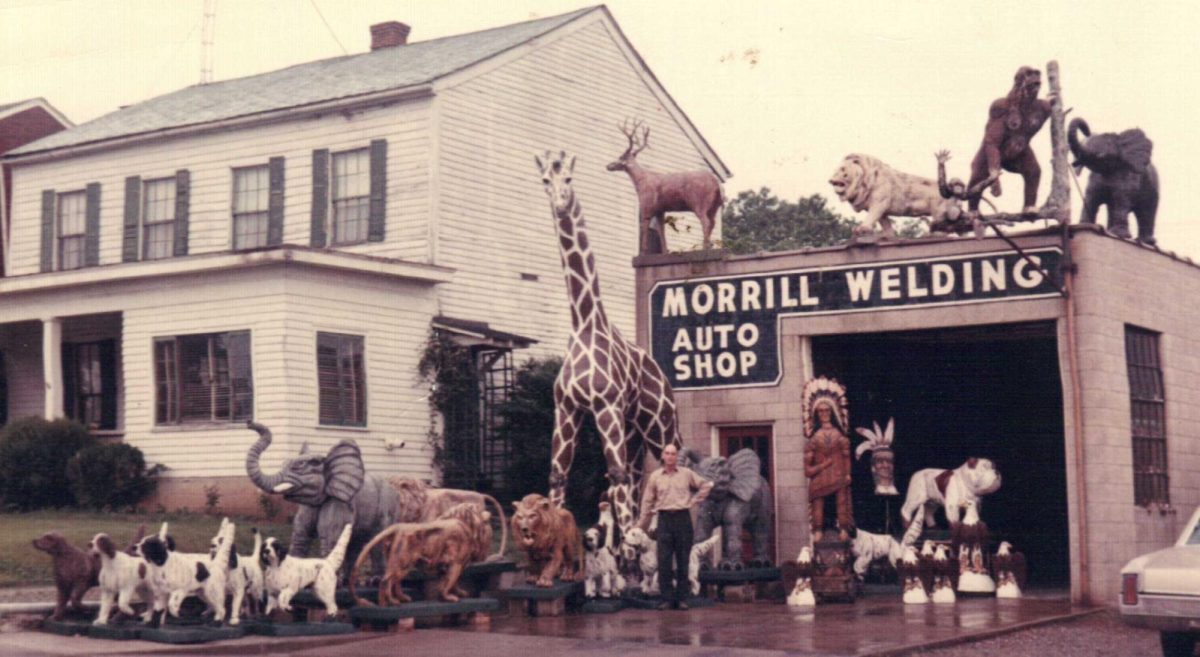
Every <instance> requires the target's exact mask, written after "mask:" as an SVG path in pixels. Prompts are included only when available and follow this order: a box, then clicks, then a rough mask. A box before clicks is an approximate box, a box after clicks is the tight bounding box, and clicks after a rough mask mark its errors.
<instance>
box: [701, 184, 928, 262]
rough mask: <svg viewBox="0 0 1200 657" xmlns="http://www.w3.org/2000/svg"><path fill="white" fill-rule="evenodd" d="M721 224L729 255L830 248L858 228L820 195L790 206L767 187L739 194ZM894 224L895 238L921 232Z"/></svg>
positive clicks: (905, 223)
mask: <svg viewBox="0 0 1200 657" xmlns="http://www.w3.org/2000/svg"><path fill="white" fill-rule="evenodd" d="M721 222H722V223H721V234H722V237H723V239H722V242H723V244H724V246H725V248H726V249H727V250H729V251H731V252H733V253H756V252H759V251H792V250H795V249H802V248H804V247H814V246H831V245H833V244H838V243H840V242H845V241H846V240H848V239H850V237H851V236H852V235H853V234H854V227H855V226H856V225H858V222H857V221H855V220H854V219H852V218H847V217H844V216H842V215H840V214H838V213H837V212H835V211H834V210H832V209H831V208H830V207H829V201H828V200H826V198H825V197H824V196H821V195H820V194H812V195H810V196H806V197H801V198H800V199H798V200H797V201H796V202H795V203H792V202H790V201H784V200H781V199H780V198H779V197H777V196H775V195H774V194H772V193H771V190H770V189H769V188H767V187H763V188H761V189H759V190H758V191H757V192H755V191H751V190H746V191H743V192H740V193H739V194H738V195H737V198H735V199H733V200H732V201H730V202H728V203H726V204H725V210H724V212H723V213H722V215H721ZM896 223H897V226H896V234H897V237H901V238H912V237H919V236H920V235H921V234H922V233H923V232H924V230H923V226H922V224H921V223H920V222H919V221H918V220H915V219H911V220H904V219H902V220H899V221H897V222H896Z"/></svg>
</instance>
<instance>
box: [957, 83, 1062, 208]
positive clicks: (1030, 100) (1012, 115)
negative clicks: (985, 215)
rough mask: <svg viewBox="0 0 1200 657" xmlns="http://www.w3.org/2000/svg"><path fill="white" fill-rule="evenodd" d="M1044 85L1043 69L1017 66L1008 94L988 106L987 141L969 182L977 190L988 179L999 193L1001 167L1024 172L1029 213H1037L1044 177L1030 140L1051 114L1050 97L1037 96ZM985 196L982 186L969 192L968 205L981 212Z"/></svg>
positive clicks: (973, 166) (1026, 204)
mask: <svg viewBox="0 0 1200 657" xmlns="http://www.w3.org/2000/svg"><path fill="white" fill-rule="evenodd" d="M1041 88H1042V73H1041V71H1039V70H1038V69H1036V68H1032V67H1029V66H1022V67H1021V68H1019V69H1017V74H1016V75H1015V76H1014V78H1013V86H1012V89H1011V90H1009V92H1008V95H1007V96H1005V97H1003V98H997V99H996V100H995V101H993V102H992V106H991V107H990V108H989V109H988V120H987V126H986V127H985V128H984V131H983V143H982V144H980V146H979V152H978V153H976V154H975V159H974V160H972V161H971V180H970V182H969V183H968V184H967V187H968V189H969V190H971V191H974V190H975V189H976V187H977V186H978V185H979V184H980V183H985V181H986V184H990V185H991V188H992V195H993V196H999V195H1000V171H1001V169H1003V170H1005V171H1011V172H1013V173H1019V174H1021V177H1022V178H1024V179H1025V201H1024V209H1023V210H1022V212H1024V213H1025V214H1036V213H1037V207H1036V206H1035V204H1036V203H1037V189H1038V183H1039V182H1040V181H1041V177H1042V168H1041V167H1040V166H1038V161H1037V157H1036V156H1035V155H1034V154H1033V148H1032V147H1031V146H1030V142H1031V141H1033V137H1034V135H1036V134H1037V133H1038V130H1041V129H1042V124H1044V123H1045V122H1046V119H1048V118H1049V117H1050V99H1045V100H1040V99H1038V97H1037V95H1038V91H1040V90H1041ZM986 184H985V185H984V186H986ZM982 196H983V191H982V189H980V191H978V192H975V193H972V194H969V195H968V200H967V208H968V209H969V210H970V211H971V212H972V213H978V211H979V199H980V198H981V197H982Z"/></svg>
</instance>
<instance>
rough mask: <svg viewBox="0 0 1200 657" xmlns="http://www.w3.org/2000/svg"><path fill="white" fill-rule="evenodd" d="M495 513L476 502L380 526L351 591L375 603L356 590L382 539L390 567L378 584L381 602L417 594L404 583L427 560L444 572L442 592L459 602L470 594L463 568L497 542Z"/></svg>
mask: <svg viewBox="0 0 1200 657" xmlns="http://www.w3.org/2000/svg"><path fill="white" fill-rule="evenodd" d="M491 519H492V515H491V514H490V513H488V512H487V511H483V510H481V509H480V508H479V507H477V506H476V505H474V504H471V503H469V502H468V503H463V504H457V505H454V506H452V507H450V508H449V509H447V510H446V512H445V513H444V514H443V515H442V517H441V518H439V519H437V520H432V521H430V522H419V523H410V522H402V523H396V524H394V525H392V526H390V527H388V528H387V529H385V530H383V531H382V532H380V533H379V534H378V535H376V536H375V538H372V539H371V542H369V543H367V545H366V546H365V547H364V548H363V550H362V552H361V553H360V554H359V555H358V560H357V561H355V562H354V568H353V569H352V570H351V571H350V595H351V596H352V597H354V599H355V601H356V602H357V603H358V604H360V605H370V604H371V603H370V602H369V601H367V600H365V599H363V598H360V597H358V594H357V593H356V592H355V582H356V580H357V575H358V569H359V567H360V566H361V565H362V563H363V561H365V560H366V558H367V555H368V554H370V552H371V550H372V549H374V548H375V547H376V546H378V545H380V544H382V545H383V546H384V550H385V552H387V569H386V571H385V574H384V577H383V581H382V582H380V584H379V604H380V605H382V606H389V605H394V604H399V603H402V602H409V601H411V600H412V598H410V597H409V596H407V595H405V593H404V591H403V590H402V589H401V583H402V582H403V581H404V577H405V576H406V575H408V573H409V571H411V570H412V569H413V568H416V567H418V566H423V567H425V568H427V569H429V570H430V571H432V572H435V573H439V574H440V576H439V578H438V583H437V586H436V588H437V593H438V597H439V598H440V599H442V600H445V601H446V602H458V601H459V599H460V598H461V597H465V596H467V595H468V593H467V592H466V591H464V590H463V589H462V587H460V586H459V585H458V584H459V580H460V578H461V577H462V574H463V569H465V568H466V567H467V566H468V565H469V564H471V563H472V562H474V561H478V560H479V559H478V558H477V557H478V556H479V555H483V556H484V557H486V556H487V553H488V550H489V549H490V548H491V545H492V525H491Z"/></svg>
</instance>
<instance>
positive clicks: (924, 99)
mask: <svg viewBox="0 0 1200 657" xmlns="http://www.w3.org/2000/svg"><path fill="white" fill-rule="evenodd" d="M592 4H594V3H590V2H583V1H579V0H529V1H526V2H511V1H507V0H506V1H505V2H480V1H479V0H470V1H463V0H437V1H428V0H426V1H423V2H398V1H397V0H275V1H267V0H218V1H217V14H216V32H215V34H216V38H215V49H214V58H213V59H214V66H213V69H214V77H215V79H218V80H220V79H228V78H234V77H241V76H245V75H250V74H254V73H260V72H264V71H270V70H275V69H279V68H283V67H285V66H289V65H292V64H297V63H301V62H305V61H311V60H315V59H322V58H326V57H333V56H338V55H341V54H343V51H342V46H339V44H338V41H340V42H341V44H342V45H343V46H344V47H345V49H346V51H347V52H349V53H359V52H365V51H366V50H368V49H369V45H370V40H369V34H368V27H369V26H370V25H371V24H372V23H377V22H382V21H385V20H400V21H403V22H406V23H408V24H410V25H412V27H413V30H412V34H411V35H410V37H409V39H410V41H423V40H426V39H432V38H437V37H442V36H448V35H452V34H460V33H463V32H470V31H475V30H480V29H486V28H490V27H497V26H500V25H506V24H509V23H514V22H519V21H522V20H527V19H531V18H539V17H544V16H551V15H554V14H560V13H564V12H568V11H572V10H574V9H578V8H581V7H585V6H590V5H592ZM607 4H608V7H609V9H610V10H611V11H612V13H613V15H614V16H615V18H616V20H617V22H618V23H619V24H620V26H621V28H622V29H623V30H624V32H625V34H626V36H628V37H629V39H630V41H631V42H632V43H633V45H634V47H635V48H637V50H638V51H639V52H640V53H641V55H642V57H643V58H644V59H645V60H646V62H647V64H648V65H649V66H650V68H651V70H653V71H654V73H655V74H656V75H657V76H658V78H659V80H660V81H661V82H662V83H663V85H664V86H665V87H666V88H667V90H668V91H669V92H670V93H671V95H672V96H673V97H674V98H675V100H676V101H677V102H678V103H679V105H680V106H681V107H682V108H683V110H684V111H685V112H686V113H687V114H688V115H689V117H691V119H692V121H693V122H694V123H695V124H696V126H697V127H698V128H699V130H700V132H701V133H702V134H703V135H704V136H705V138H706V139H707V140H708V141H709V143H710V144H711V145H712V146H713V148H714V149H715V150H716V151H717V153H718V154H719V155H720V156H721V158H722V159H723V160H724V161H725V163H726V164H727V165H728V166H729V167H730V169H732V170H733V173H734V177H733V179H731V180H730V181H729V182H727V183H726V192H727V193H728V194H729V196H734V195H735V194H736V193H737V192H739V191H741V190H744V189H757V188H758V187H761V186H767V187H770V188H771V189H772V191H774V192H775V193H776V194H777V195H779V196H780V197H782V198H786V199H791V200H795V199H796V198H797V197H799V196H805V195H808V194H811V193H814V192H817V193H821V194H823V195H825V196H826V197H827V198H829V199H830V200H831V202H832V203H833V206H834V207H835V208H837V209H838V210H839V211H840V212H842V213H843V214H846V215H850V214H852V211H851V209H850V207H849V206H848V205H847V204H844V203H841V202H840V201H837V199H836V197H835V196H834V195H833V193H832V190H831V189H830V187H829V185H828V183H827V182H826V181H827V180H828V178H829V176H830V174H831V173H832V172H833V170H834V168H835V167H836V166H837V164H838V163H839V162H840V161H841V159H842V157H844V156H845V155H846V154H848V153H852V152H863V153H868V154H871V155H874V156H876V157H878V158H880V159H882V160H883V161H885V162H887V163H889V164H891V165H892V166H894V167H896V168H898V169H900V170H902V171H906V172H910V173H914V174H920V175H926V176H930V177H933V176H934V175H935V174H936V162H935V160H934V158H933V152H934V151H936V150H938V149H939V148H948V149H950V150H951V152H952V153H953V154H954V159H952V160H951V162H950V164H949V168H950V175H952V176H955V175H957V176H961V177H963V178H966V177H967V175H968V166H969V163H970V160H971V158H972V156H973V155H974V153H975V150H976V149H977V148H978V147H979V142H980V139H981V138H982V133H983V126H984V122H985V120H986V118H987V108H988V105H989V104H990V103H991V101H992V100H993V99H995V98H997V97H999V96H1002V95H1004V94H1005V93H1006V92H1007V91H1008V89H1009V87H1010V86H1011V83H1012V76H1013V73H1014V72H1015V71H1016V69H1017V68H1018V67H1020V66H1022V65H1030V66H1036V67H1038V68H1040V69H1042V70H1043V72H1044V69H1045V64H1046V62H1047V61H1049V60H1051V59H1056V60H1058V62H1059V65H1060V68H1061V71H1062V79H1063V97H1064V100H1065V104H1066V106H1067V107H1072V108H1074V112H1073V113H1072V114H1071V116H1082V117H1084V118H1086V119H1087V120H1088V122H1089V123H1090V124H1091V126H1092V128H1093V130H1094V131H1096V132H1109V131H1121V130H1125V129H1128V128H1132V127H1140V128H1142V129H1143V130H1145V131H1146V133H1147V135H1149V137H1150V138H1151V139H1152V140H1154V156H1153V161H1154V162H1155V165H1156V166H1157V167H1158V170H1159V176H1160V178H1161V180H1162V202H1161V204H1160V206H1159V213H1158V229H1157V231H1156V234H1157V235H1158V237H1159V244H1160V246H1161V247H1162V248H1164V249H1166V250H1171V251H1176V252H1178V253H1180V254H1181V255H1187V256H1190V257H1192V258H1195V259H1200V218H1198V219H1193V218H1192V217H1191V216H1190V215H1191V213H1192V211H1190V210H1188V209H1187V208H1189V207H1192V208H1195V207H1197V205H1198V203H1200V186H1193V187H1190V188H1189V187H1188V186H1187V185H1186V183H1185V182H1184V181H1185V180H1186V177H1187V175H1188V174H1187V173H1186V172H1187V171H1189V170H1196V169H1197V168H1200V167H1197V166H1196V165H1192V164H1188V162H1187V157H1188V156H1187V154H1188V153H1193V154H1200V131H1197V130H1196V129H1194V128H1193V127H1192V126H1191V124H1190V122H1191V121H1192V120H1193V119H1195V118H1196V114H1197V112H1196V111H1195V110H1194V108H1196V107H1197V106H1200V52H1197V51H1198V50H1200V47H1198V46H1197V39H1196V36H1195V31H1196V28H1197V27H1200V3H1192V2H1126V1H1120V2H1108V1H1106V2H1091V3H1076V2H1071V3H1067V2H1056V3H1049V2H1046V3H1043V2H1018V1H1016V0H1010V1H1008V2H986V3H985V2H963V1H944V2H943V1H937V2H932V1H926V2H871V3H848V2H838V3H833V2H796V1H794V0H792V1H788V2H783V1H779V2H768V1H765V0H740V1H739V2H731V1H730V0H691V1H689V2H664V1H654V0H612V1H611V2H609V3H607ZM203 5H204V2H203V0H169V1H164V0H0V104H3V103H7V102H12V101H16V100H21V99H25V98H30V97H36V96H42V97H45V98H46V99H47V100H49V101H50V103H51V104H53V105H54V106H56V107H57V108H58V109H60V110H61V111H63V112H64V113H65V114H66V115H67V116H68V117H69V118H70V119H71V120H73V121H75V122H76V123H83V122H85V121H87V120H90V119H93V118H96V117H98V116H100V115H102V114H105V113H108V112H110V111H113V110H115V109H117V108H118V107H120V106H122V105H127V104H131V103H136V102H139V101H142V100H145V99H148V98H152V97H154V96H157V95H160V94H164V93H167V92H170V91H173V90H176V89H179V88H182V87H185V86H188V85H191V84H195V83H196V82H198V81H199V75H200V67H201V47H200V41H201V38H200V37H201V19H202V9H203ZM318 9H319V12H320V14H319V13H318ZM321 14H323V16H324V20H322V18H321ZM325 21H327V22H328V25H329V27H326V23H325ZM335 37H336V38H335ZM1044 93H1045V85H1044V86H1043V95H1044ZM563 147H564V148H569V144H564V145H563ZM1035 150H1036V151H1037V152H1038V155H1039V160H1040V161H1041V162H1042V168H1043V177H1042V186H1041V191H1040V192H1039V196H1038V199H1039V203H1040V202H1041V201H1042V200H1044V198H1045V195H1046V193H1047V191H1048V189H1049V169H1050V165H1049V128H1048V127H1047V128H1044V129H1043V131H1042V132H1041V133H1039V135H1038V137H1037V139H1036V140H1035ZM614 155H615V154H614ZM1085 182H1086V174H1085V176H1084V179H1083V180H1081V184H1083V183H1085ZM1003 185H1004V195H1003V196H1002V197H1001V198H1000V199H999V203H998V205H999V206H1000V208H1001V209H1004V210H1016V209H1018V208H1019V205H1020V195H1021V189H1022V182H1021V180H1020V178H1018V177H1017V176H1016V175H1015V174H1005V177H1004V178H1003ZM985 207H986V206H985ZM1078 212H1079V199H1078V198H1076V199H1074V200H1073V217H1072V220H1073V221H1074V220H1077V218H1078ZM1130 220H1131V222H1132V217H1131V218H1130Z"/></svg>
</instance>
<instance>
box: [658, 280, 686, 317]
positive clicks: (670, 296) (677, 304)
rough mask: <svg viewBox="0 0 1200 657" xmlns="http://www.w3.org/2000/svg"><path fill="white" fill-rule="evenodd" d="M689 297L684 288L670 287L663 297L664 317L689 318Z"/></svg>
mask: <svg viewBox="0 0 1200 657" xmlns="http://www.w3.org/2000/svg"><path fill="white" fill-rule="evenodd" d="M687 314H688V310H687V295H685V294H684V293H683V288H682V287H669V288H667V291H666V294H665V295H663V311H662V316H663V317H687Z"/></svg>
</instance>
